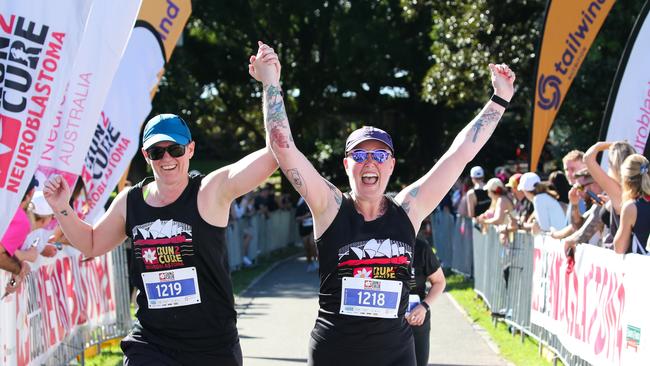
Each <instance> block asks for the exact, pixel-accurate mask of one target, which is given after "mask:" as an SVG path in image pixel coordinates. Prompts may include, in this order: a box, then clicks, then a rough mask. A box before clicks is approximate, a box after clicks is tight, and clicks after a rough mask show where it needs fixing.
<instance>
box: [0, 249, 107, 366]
mask: <svg viewBox="0 0 650 366" xmlns="http://www.w3.org/2000/svg"><path fill="white" fill-rule="evenodd" d="M82 257H83V256H82V255H81V254H80V253H79V252H78V251H76V250H75V249H73V248H70V247H65V248H64V250H63V251H60V252H59V253H58V254H57V255H56V256H55V257H53V258H46V257H43V256H39V259H38V260H37V262H36V263H33V264H32V265H31V269H32V270H31V273H30V274H29V275H27V277H26V279H25V281H24V282H23V284H22V286H21V287H20V289H19V290H18V292H17V293H16V294H12V295H9V296H7V297H5V298H4V299H2V300H1V301H0V349H1V350H2V353H0V354H2V357H0V365H3V366H4V365H7V366H9V365H11V366H27V365H41V364H43V363H44V362H45V361H46V360H47V359H48V357H49V356H50V355H51V354H52V353H53V352H54V351H55V349H56V348H57V346H59V345H60V344H61V342H65V341H66V340H68V339H69V338H70V337H71V336H73V335H74V334H75V333H76V332H78V331H79V330H80V327H82V326H84V327H89V328H93V327H98V326H100V325H110V324H115V322H116V320H117V319H116V308H115V307H116V303H115V295H116V294H115V288H114V279H113V275H112V273H113V270H112V260H111V255H110V254H107V255H103V256H101V257H97V258H93V259H92V260H89V261H83V260H82V259H83V258H82ZM8 280H9V273H8V272H6V271H0V283H3V284H4V283H7V281H8ZM78 346H79V345H77V344H75V345H74V347H78ZM64 361H67V360H61V364H63V363H65V362H64Z"/></svg>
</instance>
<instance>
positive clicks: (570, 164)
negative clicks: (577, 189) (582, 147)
mask: <svg viewBox="0 0 650 366" xmlns="http://www.w3.org/2000/svg"><path fill="white" fill-rule="evenodd" d="M563 164H564V175H566V178H567V180H568V181H569V184H571V185H574V184H575V183H576V181H577V180H576V173H577V172H579V171H581V170H582V169H584V168H585V167H586V165H585V163H583V162H582V160H579V159H574V160H569V161H566V162H564V163H563Z"/></svg>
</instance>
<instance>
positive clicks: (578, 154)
mask: <svg viewBox="0 0 650 366" xmlns="http://www.w3.org/2000/svg"><path fill="white" fill-rule="evenodd" d="M584 156H585V153H584V152H582V151H580V150H571V151H569V152H568V153H566V155H564V157H563V158H562V164H566V163H567V162H569V161H574V160H580V161H582V158H583V157H584Z"/></svg>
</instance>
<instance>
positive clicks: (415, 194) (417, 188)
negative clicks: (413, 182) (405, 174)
mask: <svg viewBox="0 0 650 366" xmlns="http://www.w3.org/2000/svg"><path fill="white" fill-rule="evenodd" d="M419 191H420V186H415V187H413V189H411V190H410V191H409V195H410V196H411V197H413V198H415V196H417V195H418V192H419Z"/></svg>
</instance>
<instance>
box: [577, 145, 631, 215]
mask: <svg viewBox="0 0 650 366" xmlns="http://www.w3.org/2000/svg"><path fill="white" fill-rule="evenodd" d="M611 145H612V143H611V142H606V141H600V142H597V143H595V144H593V145H592V146H591V147H590V148H589V149H588V150H587V151H586V152H585V155H584V156H583V157H582V160H583V161H584V163H585V165H586V166H587V170H589V174H591V177H592V178H594V180H595V181H596V183H598V185H599V186H601V187H602V188H603V190H604V191H605V192H607V195H608V196H609V199H610V200H611V201H612V208H613V209H614V211H615V212H616V213H617V214H620V212H621V203H622V199H623V191H622V190H621V184H620V183H618V182H617V181H616V180H614V178H612V177H610V176H609V175H608V174H607V172H605V171H604V170H603V168H601V167H600V164H598V161H596V157H597V156H598V153H599V152H601V151H605V150H607V149H609V147H610V146H611Z"/></svg>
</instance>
